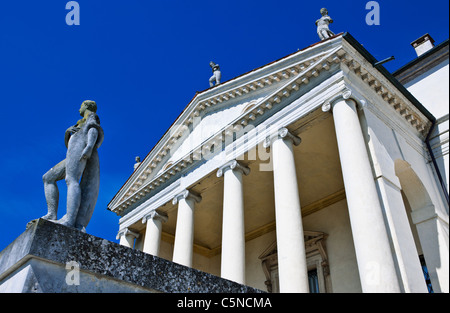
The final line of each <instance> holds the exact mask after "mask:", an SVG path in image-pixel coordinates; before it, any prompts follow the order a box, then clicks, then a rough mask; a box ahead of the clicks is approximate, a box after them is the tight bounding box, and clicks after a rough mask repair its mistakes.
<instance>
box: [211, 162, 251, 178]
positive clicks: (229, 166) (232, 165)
mask: <svg viewBox="0 0 450 313" xmlns="http://www.w3.org/2000/svg"><path fill="white" fill-rule="evenodd" d="M227 170H233V171H241V172H242V173H243V174H245V175H248V174H250V169H249V168H248V167H247V166H244V165H242V164H240V163H239V162H238V161H236V160H231V161H229V162H227V163H225V164H224V165H222V166H221V167H219V169H218V170H217V177H222V176H223V174H224V173H225V171H227Z"/></svg>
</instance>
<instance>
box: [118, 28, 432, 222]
mask: <svg viewBox="0 0 450 313" xmlns="http://www.w3.org/2000/svg"><path fill="white" fill-rule="evenodd" d="M365 58H366V57H363V56H361V55H359V54H358V51H355V49H354V48H353V47H352V46H351V45H349V44H348V43H346V41H345V40H343V36H342V35H336V36H335V37H333V38H330V39H328V40H325V41H322V42H319V43H317V44H314V45H312V46H310V47H308V48H305V49H303V50H300V51H297V52H295V53H293V54H291V55H288V56H286V57H284V58H282V59H279V60H277V61H274V62H272V63H269V64H267V65H264V66H262V67H260V68H258V69H255V70H253V71H251V72H248V73H245V74H243V75H241V76H239V77H236V78H234V79H231V80H229V81H227V82H224V83H222V84H219V85H217V86H214V87H212V88H209V89H207V90H205V91H202V92H199V93H197V94H196V95H195V96H194V98H193V99H192V100H191V101H190V103H189V104H188V105H187V106H186V108H185V109H184V110H183V112H182V113H181V114H180V116H179V117H178V118H177V120H176V121H175V122H174V123H173V125H172V126H171V127H170V129H169V130H168V131H167V132H166V133H165V135H164V136H163V138H161V139H160V141H159V142H158V144H157V145H156V146H155V147H154V148H153V149H152V150H151V151H150V153H149V154H148V155H147V157H146V158H145V159H144V160H143V161H142V163H141V164H140V166H139V167H138V168H137V169H136V170H135V171H134V173H133V174H132V175H131V177H130V178H129V179H128V181H127V182H126V183H125V185H124V186H123V187H122V188H121V190H120V191H119V192H118V193H117V194H116V196H115V197H114V199H113V200H112V201H111V202H110V204H109V209H110V210H112V211H114V212H116V213H117V214H122V213H123V212H125V211H126V210H128V208H130V207H133V206H135V205H137V204H139V203H142V201H144V200H145V199H148V197H150V196H151V194H154V193H155V192H156V191H157V190H160V189H161V186H164V185H167V184H168V183H170V182H171V181H174V180H175V179H177V177H180V175H182V173H183V172H186V171H187V170H188V169H189V168H190V167H192V166H193V164H195V163H196V162H197V161H200V160H201V159H202V155H203V151H204V150H205V149H207V150H208V149H210V150H211V147H212V146H216V147H218V146H220V147H223V146H224V145H225V144H226V141H227V136H230V134H233V132H234V131H235V130H236V129H237V128H239V127H240V128H242V127H246V126H247V125H257V124H258V123H261V122H262V121H264V120H265V119H267V118H269V117H270V116H272V115H273V114H275V113H276V112H278V111H279V110H281V109H282V108H284V107H286V106H287V105H289V104H290V103H292V102H293V101H294V100H295V99H298V98H300V97H301V96H302V95H304V94H306V93H308V92H309V91H311V90H312V89H314V88H315V87H316V86H318V85H320V83H322V82H324V81H326V80H327V79H329V78H330V77H332V76H333V75H335V74H337V73H342V72H343V71H344V72H346V74H345V75H348V74H347V73H348V72H352V73H354V74H355V75H356V77H357V79H359V80H361V81H363V82H365V83H367V85H368V86H369V87H370V88H372V89H373V90H374V91H375V92H376V93H377V94H379V95H381V97H382V98H383V99H385V101H386V103H387V105H388V106H389V105H391V106H393V108H394V109H395V110H397V111H398V112H399V114H403V115H405V114H406V115H407V116H405V118H406V119H409V121H410V122H411V125H413V126H414V127H415V128H417V130H418V131H419V132H425V131H426V125H425V126H424V125H423V120H424V118H423V115H421V114H420V112H417V111H418V110H416V111H414V110H410V109H409V108H408V109H407V108H406V107H407V106H408V105H407V104H405V103H406V102H407V99H406V98H405V97H404V96H402V95H400V96H398V95H397V93H396V91H395V88H392V84H391V85H390V83H389V82H387V81H386V79H385V78H383V77H382V76H383V75H381V74H379V73H378V72H377V71H376V69H374V67H373V66H372V65H371V64H368V62H367V61H366V60H365ZM352 75H353V74H352ZM326 100H327V99H324V101H326ZM419 128H420V129H419Z"/></svg>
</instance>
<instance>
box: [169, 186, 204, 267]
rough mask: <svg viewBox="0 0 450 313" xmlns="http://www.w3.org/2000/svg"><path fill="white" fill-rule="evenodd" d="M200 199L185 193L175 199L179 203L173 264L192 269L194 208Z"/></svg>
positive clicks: (187, 192)
mask: <svg viewBox="0 0 450 313" xmlns="http://www.w3.org/2000/svg"><path fill="white" fill-rule="evenodd" d="M200 199H201V198H200V197H198V196H194V195H193V194H191V193H190V192H189V191H185V192H183V193H181V194H180V195H178V196H176V197H175V198H174V201H173V202H174V204H176V203H177V202H178V214H177V226H176V229H175V243H174V248H173V259H172V260H173V262H176V263H179V264H182V265H185V266H189V267H192V256H193V253H194V251H193V247H194V208H195V201H197V202H199V201H200Z"/></svg>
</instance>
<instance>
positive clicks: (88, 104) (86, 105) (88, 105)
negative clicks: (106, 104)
mask: <svg viewBox="0 0 450 313" xmlns="http://www.w3.org/2000/svg"><path fill="white" fill-rule="evenodd" d="M86 110H88V111H91V112H94V113H95V112H97V103H95V101H92V100H85V101H83V103H81V107H80V115H81V116H84V112H86Z"/></svg>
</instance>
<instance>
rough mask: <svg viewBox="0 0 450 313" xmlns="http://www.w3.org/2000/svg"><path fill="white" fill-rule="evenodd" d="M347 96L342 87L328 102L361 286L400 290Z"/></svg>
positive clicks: (369, 289) (355, 115) (356, 120)
mask: <svg viewBox="0 0 450 313" xmlns="http://www.w3.org/2000/svg"><path fill="white" fill-rule="evenodd" d="M350 96H351V92H350V91H349V90H346V91H344V92H343V94H342V96H341V97H339V98H337V99H335V100H334V101H333V103H331V105H332V110H333V119H334V125H335V129H336V138H337V143H338V149H339V157H340V161H341V167H342V175H343V178H344V186H345V194H346V197H347V204H348V212H349V216H350V224H351V228H352V234H353V242H354V245H355V252H356V259H357V263H358V269H359V275H360V279H361V286H362V290H363V292H400V287H399V282H398V278H397V274H396V270H395V266H394V259H393V256H392V251H391V247H390V243H389V238H388V235H387V231H386V225H385V222H384V219H383V212H382V208H381V204H380V200H379V198H378V193H377V189H376V185H375V181H374V177H373V174H372V168H371V166H370V160H369V156H368V153H367V149H366V144H365V141H364V137H363V133H362V130H361V125H360V122H359V118H358V112H357V108H356V103H355V101H353V100H352V99H350ZM327 106H328V107H330V105H329V104H327ZM324 111H326V110H324Z"/></svg>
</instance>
